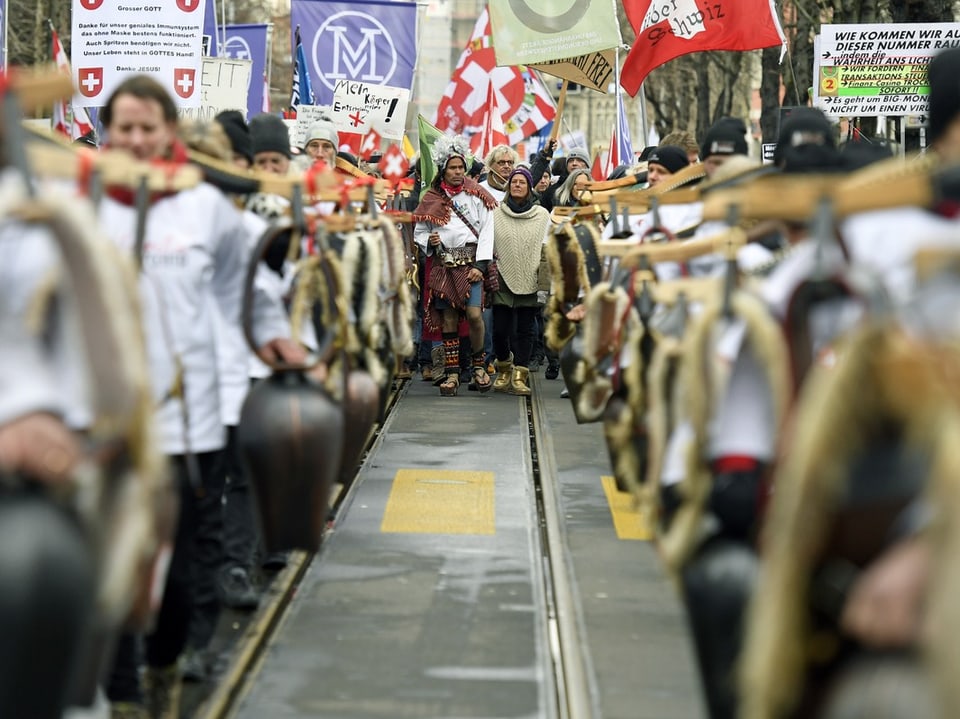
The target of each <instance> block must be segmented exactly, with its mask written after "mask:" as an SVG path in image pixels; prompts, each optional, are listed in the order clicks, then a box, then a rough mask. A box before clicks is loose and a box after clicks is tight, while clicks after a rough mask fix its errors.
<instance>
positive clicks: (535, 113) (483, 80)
mask: <svg viewBox="0 0 960 719" xmlns="http://www.w3.org/2000/svg"><path fill="white" fill-rule="evenodd" d="M484 4H486V3H484ZM521 4H522V3H521ZM491 84H492V85H493V86H494V88H495V90H496V93H497V97H498V100H499V101H500V102H499V108H500V114H501V116H502V117H505V118H506V121H505V126H506V133H507V135H508V136H509V137H510V141H509V143H507V144H510V145H516V144H517V143H519V142H521V141H522V140H523V139H524V138H527V137H530V136H531V135H533V134H536V133H537V132H538V131H539V130H540V128H542V127H543V126H544V125H546V124H547V123H548V122H550V121H551V120H552V119H553V118H554V116H555V115H556V114H557V110H556V106H555V105H554V102H553V98H552V97H550V93H549V92H547V89H546V88H545V87H544V86H543V83H541V82H540V80H538V79H537V77H536V75H534V74H533V73H532V72H531V71H530V70H529V69H528V68H526V67H525V66H523V65H517V66H510V67H497V59H496V55H495V53H494V50H493V36H492V34H491V30H490V16H489V14H488V13H487V10H486V8H484V9H483V12H481V13H480V17H479V18H477V23H476V25H474V27H473V34H472V35H471V36H470V41H469V42H468V43H467V46H466V48H464V50H463V53H462V54H461V55H460V59H459V61H458V62H457V67H456V68H455V69H454V71H453V77H451V78H450V83H449V84H448V85H447V89H446V90H445V91H444V93H443V97H441V98H440V103H439V104H438V105H437V120H436V122H435V123H434V124H435V126H436V128H437V129H438V130H440V131H441V132H446V133H452V134H455V135H469V134H471V133H475V132H480V131H481V127H482V125H483V115H484V112H485V108H486V107H489V103H488V102H487V95H488V93H487V87H488V86H489V85H491Z"/></svg>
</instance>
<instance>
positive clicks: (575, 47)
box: [489, 0, 622, 65]
mask: <svg viewBox="0 0 960 719" xmlns="http://www.w3.org/2000/svg"><path fill="white" fill-rule="evenodd" d="M558 5H560V7H559V8H558ZM489 8H490V27H491V30H492V32H493V48H494V51H495V52H496V55H497V64H498V65H532V64H535V63H541V62H550V61H551V60H561V59H564V58H571V57H576V56H578V55H586V54H588V53H593V52H599V51H600V50H607V49H609V48H611V47H617V46H618V45H620V44H621V42H622V41H621V38H620V24H619V23H618V22H617V11H616V6H615V4H614V2H613V0H573V2H572V4H569V5H567V4H560V3H557V2H556V1H555V0H489ZM564 8H566V9H564Z"/></svg>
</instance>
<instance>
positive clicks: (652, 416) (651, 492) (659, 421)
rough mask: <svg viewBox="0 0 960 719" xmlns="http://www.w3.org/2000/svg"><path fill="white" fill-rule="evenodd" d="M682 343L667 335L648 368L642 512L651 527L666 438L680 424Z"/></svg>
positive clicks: (656, 515)
mask: <svg viewBox="0 0 960 719" xmlns="http://www.w3.org/2000/svg"><path fill="white" fill-rule="evenodd" d="M682 358H683V344H682V342H681V341H680V340H679V339H677V338H676V337H671V336H664V337H662V338H660V340H659V341H658V342H657V346H656V349H654V352H653V357H651V358H650V369H649V370H648V371H647V398H648V399H647V432H648V434H649V440H648V443H647V476H646V478H645V481H643V484H642V486H641V489H640V513H641V515H642V516H643V518H644V521H645V522H646V524H647V526H648V527H657V526H658V525H659V524H660V522H659V513H660V477H661V475H662V474H663V463H664V459H665V455H666V449H667V442H668V441H669V439H670V435H671V434H672V433H673V430H674V429H675V428H676V426H677V417H679V416H680V414H679V412H680V405H681V403H682V399H681V397H682V394H683V393H682V391H681V390H682V388H683V383H682V382H678V381H677V378H678V376H679V374H680V367H681V366H682V362H683V359H682Z"/></svg>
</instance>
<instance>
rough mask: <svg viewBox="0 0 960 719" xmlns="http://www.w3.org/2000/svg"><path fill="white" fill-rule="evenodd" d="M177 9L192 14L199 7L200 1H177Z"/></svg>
mask: <svg viewBox="0 0 960 719" xmlns="http://www.w3.org/2000/svg"><path fill="white" fill-rule="evenodd" d="M177 7H178V8H180V9H181V10H183V11H184V12H193V11H194V10H196V9H197V8H198V7H200V0H177Z"/></svg>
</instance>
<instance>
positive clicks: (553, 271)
mask: <svg viewBox="0 0 960 719" xmlns="http://www.w3.org/2000/svg"><path fill="white" fill-rule="evenodd" d="M545 254H546V257H547V264H548V265H549V267H550V292H551V296H550V301H549V303H548V304H547V324H546V327H545V328H544V340H545V342H546V344H547V346H548V347H549V348H550V349H551V350H553V351H554V352H558V353H559V352H560V350H562V349H563V347H564V345H566V344H567V342H569V341H570V340H571V339H572V338H573V335H574V334H576V331H577V326H576V325H575V324H574V323H573V322H571V321H570V320H568V319H567V318H566V316H565V313H566V309H565V306H566V305H567V304H570V303H573V302H576V301H577V299H578V297H579V296H580V294H581V293H582V294H586V293H588V292H589V291H590V280H589V278H588V277H587V269H586V260H585V258H584V256H583V249H582V248H581V247H580V243H579V241H578V240H577V235H576V232H575V230H574V229H573V226H572V225H570V224H569V223H568V224H566V225H564V226H563V228H562V229H560V230H558V231H556V232H554V233H553V234H552V235H551V236H550V238H549V239H548V240H547V245H546V248H545ZM571 265H572V266H573V267H574V268H575V273H576V277H569V276H568V274H569V270H570V269H571Z"/></svg>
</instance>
